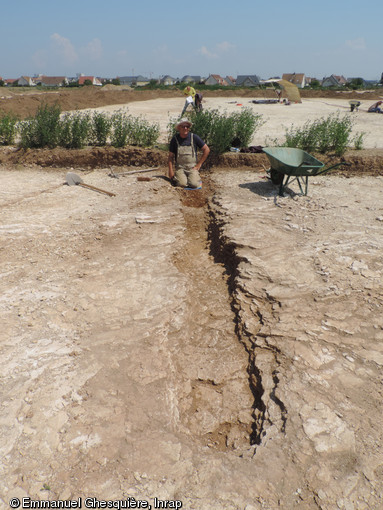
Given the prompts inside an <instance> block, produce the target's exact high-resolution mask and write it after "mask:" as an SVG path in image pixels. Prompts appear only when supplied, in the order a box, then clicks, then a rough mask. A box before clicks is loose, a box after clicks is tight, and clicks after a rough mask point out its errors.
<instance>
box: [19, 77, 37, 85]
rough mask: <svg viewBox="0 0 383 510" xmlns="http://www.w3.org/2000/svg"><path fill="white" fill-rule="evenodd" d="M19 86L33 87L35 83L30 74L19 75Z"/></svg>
mask: <svg viewBox="0 0 383 510" xmlns="http://www.w3.org/2000/svg"><path fill="white" fill-rule="evenodd" d="M18 82H19V87H35V86H36V83H35V81H34V79H33V78H31V77H30V76H21V78H19V79H18Z"/></svg>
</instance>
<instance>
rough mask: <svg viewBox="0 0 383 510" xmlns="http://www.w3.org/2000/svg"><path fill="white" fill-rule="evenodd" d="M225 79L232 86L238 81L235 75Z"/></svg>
mask: <svg viewBox="0 0 383 510" xmlns="http://www.w3.org/2000/svg"><path fill="white" fill-rule="evenodd" d="M225 81H226V83H227V84H228V85H229V86H230V87H232V86H234V85H235V83H236V79H235V78H234V77H233V76H226V77H225Z"/></svg>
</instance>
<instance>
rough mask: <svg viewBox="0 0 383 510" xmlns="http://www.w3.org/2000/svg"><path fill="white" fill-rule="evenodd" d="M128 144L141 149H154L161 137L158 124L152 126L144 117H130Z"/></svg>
mask: <svg viewBox="0 0 383 510" xmlns="http://www.w3.org/2000/svg"><path fill="white" fill-rule="evenodd" d="M129 124H130V131H129V135H128V143H129V144H131V145H139V146H140V147H152V146H153V145H154V144H155V143H156V141H157V140H158V137H159V135H160V127H159V125H158V124H150V123H149V122H148V121H147V120H146V119H144V118H143V117H129Z"/></svg>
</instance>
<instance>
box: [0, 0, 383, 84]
mask: <svg viewBox="0 0 383 510" xmlns="http://www.w3.org/2000/svg"><path fill="white" fill-rule="evenodd" d="M2 3H3V2H2ZM16 3H17V9H16V7H15V6H16V4H15V3H14V2H4V3H3V5H1V16H0V34H1V41H2V42H1V52H0V76H2V77H3V78H18V77H20V76H21V75H27V76H33V75H35V74H38V73H42V74H46V75H50V76H57V75H60V76H62V75H66V76H75V75H76V74H77V73H83V74H85V75H96V76H102V77H111V78H114V77H116V76H127V75H137V74H142V75H144V76H147V77H149V78H151V77H153V78H155V77H158V76H159V75H165V74H170V75H171V76H173V77H182V76H183V75H185V74H192V75H201V76H208V75H209V74H210V73H216V74H221V75H223V76H226V75H232V76H237V75H238V74H257V75H258V76H260V77H261V78H265V79H267V78H270V77H273V76H281V75H282V74H283V73H292V72H296V73H305V74H306V76H311V77H316V78H319V79H321V78H323V77H324V76H328V75H330V74H339V75H344V76H345V77H346V78H347V77H355V76H362V77H364V78H366V79H377V78H380V75H381V73H382V72H383V16H382V15H383V1H382V0H365V1H363V2H361V1H360V0H358V1H355V0H348V1H344V0H331V1H330V0H321V1H316V2H312V1H310V0H306V1H303V0H302V1H301V0H290V1H288V0H287V1H282V0H275V1H274V2H267V1H263V2H259V1H257V0H243V1H241V0H238V1H236V2H235V1H230V2H229V1H226V0H221V1H218V0H206V2H204V3H203V2H186V1H185V2H181V1H168V0H162V1H153V0H103V1H100V0H77V1H74V0H65V1H63V2H53V1H52V0H49V1H48V0H36V1H35V2H31V1H30V0H18V1H17V2H16Z"/></svg>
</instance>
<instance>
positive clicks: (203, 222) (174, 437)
mask: <svg viewBox="0 0 383 510" xmlns="http://www.w3.org/2000/svg"><path fill="white" fill-rule="evenodd" d="M15 175H16V174H15V171H14V170H10V169H8V168H5V167H3V168H1V176H2V190H1V192H0V205H1V215H2V222H1V230H0V239H1V252H0V263H1V279H0V289H1V293H0V295H1V298H0V311H1V323H2V331H1V333H0V341H1V345H0V347H1V359H2V364H1V392H2V398H1V426H2V434H1V436H0V452H1V458H2V462H1V467H0V477H1V480H2V486H1V488H0V491H1V492H0V498H1V500H0V505H1V504H3V505H4V508H6V507H7V506H8V501H9V499H10V498H11V497H16V496H17V497H23V496H29V497H32V498H35V499H37V498H40V499H51V500H53V499H75V498H78V497H83V498H84V497H97V498H99V499H123V498H127V497H134V498H136V499H147V500H151V501H152V500H153V498H154V497H157V498H161V499H178V500H182V501H183V503H184V507H185V508H191V509H212V510H213V509H220V508H224V509H244V508H248V509H250V508H278V506H279V507H282V508H295V507H299V505H300V506H301V508H318V507H319V508H354V509H358V510H359V509H361V508H362V509H363V508H365V509H367V508H379V506H381V500H380V498H381V494H382V482H381V480H382V472H383V453H382V449H381V444H382V428H381V423H380V421H381V420H380V415H381V405H382V363H383V358H382V347H381V345H382V341H383V334H382V332H383V322H382V318H381V315H382V314H381V307H382V290H381V289H382V257H381V253H382V248H383V235H382V222H381V220H379V218H380V217H381V216H382V194H383V191H382V189H383V188H382V182H383V180H382V178H379V177H365V178H357V177H355V178H351V179H343V178H341V177H333V176H332V177H331V178H330V177H326V178H318V179H317V180H316V181H314V182H312V183H310V189H309V196H307V197H296V196H294V195H293V194H292V195H287V196H286V197H284V198H281V197H278V196H277V194H276V190H275V188H274V187H273V186H272V185H271V184H270V183H269V182H268V181H267V180H266V179H265V178H264V175H262V174H260V173H258V172H255V171H251V170H249V169H248V168H247V169H236V170H231V171H230V172H228V171H227V170H226V169H225V171H223V170H222V171H221V170H219V169H216V170H214V171H213V172H212V174H211V177H210V178H208V176H206V178H205V179H204V187H203V190H202V191H195V192H194V191H192V192H185V191H181V190H177V189H174V188H172V187H170V186H169V185H168V183H167V182H166V181H165V180H162V179H154V180H151V181H147V182H138V181H137V179H136V177H133V176H131V177H130V176H127V177H124V178H121V179H118V180H116V179H110V178H108V176H107V173H106V171H102V170H95V171H94V172H90V173H89V174H87V175H86V179H85V177H84V180H86V182H88V183H89V184H91V185H94V186H97V187H100V188H104V189H107V190H109V191H111V192H113V193H116V197H113V198H111V197H107V196H102V195H100V194H97V193H92V192H91V191H89V190H86V189H83V188H78V187H68V186H63V185H62V184H60V183H62V182H64V177H65V170H64V169H62V170H59V169H52V170H49V171H43V170H39V169H38V168H35V169H19V170H18V171H17V179H16V177H15ZM188 193H189V194H188ZM190 193H191V194H196V193H199V195H191V194H190ZM191 197H194V198H191ZM196 197H198V198H196Z"/></svg>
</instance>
